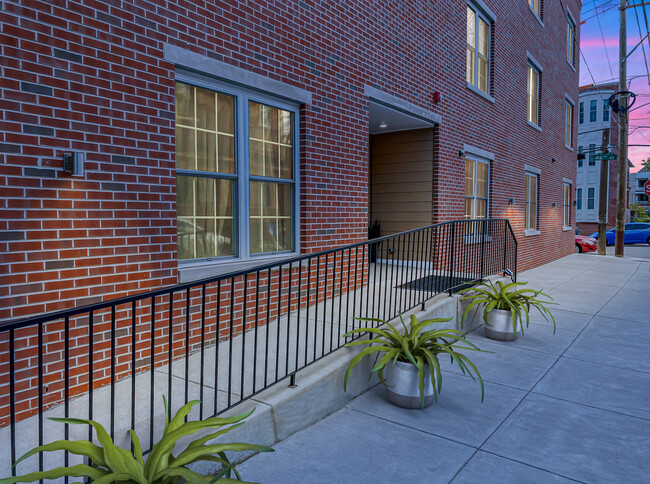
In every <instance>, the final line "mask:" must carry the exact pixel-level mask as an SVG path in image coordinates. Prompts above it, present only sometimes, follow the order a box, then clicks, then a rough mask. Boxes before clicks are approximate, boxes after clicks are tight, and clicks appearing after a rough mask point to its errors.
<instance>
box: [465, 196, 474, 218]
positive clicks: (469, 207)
mask: <svg viewBox="0 0 650 484" xmlns="http://www.w3.org/2000/svg"><path fill="white" fill-rule="evenodd" d="M465 218H466V219H472V218H474V199H473V198H466V199H465Z"/></svg>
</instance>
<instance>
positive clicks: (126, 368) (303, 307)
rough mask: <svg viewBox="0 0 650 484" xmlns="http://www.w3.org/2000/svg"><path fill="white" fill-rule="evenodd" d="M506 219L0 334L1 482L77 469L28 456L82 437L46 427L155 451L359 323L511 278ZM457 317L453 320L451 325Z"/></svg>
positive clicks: (432, 229)
mask: <svg viewBox="0 0 650 484" xmlns="http://www.w3.org/2000/svg"><path fill="white" fill-rule="evenodd" d="M516 268H517V241H516V238H515V236H514V233H513V231H512V228H511V227H510V224H509V222H508V221H507V220H503V219H491V220H467V221H451V222H446V223H441V224H437V225H432V226H429V227H424V228H420V229H416V230H411V231H408V232H403V233H400V234H396V235H390V236H386V237H381V238H377V239H373V240H369V241H366V242H361V243H357V244H351V245H346V246H343V247H339V248H335V249H331V250H327V251H323V252H318V253H313V254H306V255H302V256H298V257H293V258H291V259H287V260H284V261H282V262H280V263H274V264H267V265H262V266H259V267H255V268H253V269H247V270H244V271H238V272H233V273H230V274H225V275H222V276H218V277H214V278H210V279H205V280H201V281H197V282H191V283H187V284H180V285H177V286H173V287H168V288H164V289H159V290H156V291H150V292H147V293H142V294H135V295H132V296H128V297H122V298H119V299H114V300H111V301H105V302H101V303H97V304H93V305H90V306H85V307H79V308H74V309H70V310H65V311H59V312H56V313H51V314H44V315H40V316H36V317H31V318H28V319H24V320H21V321H13V322H8V323H2V324H0V356H1V358H2V359H1V360H0V395H2V397H1V399H0V424H1V425H2V427H3V428H0V434H2V435H0V437H1V439H0V474H2V475H8V474H10V473H12V474H14V475H15V473H16V472H18V473H23V472H28V471H32V470H35V469H36V468H38V469H43V468H46V469H47V468H49V467H50V465H49V464H50V462H49V461H48V459H52V463H54V465H55V466H59V465H61V464H65V465H73V464H75V463H81V462H82V460H81V459H80V458H78V457H77V456H74V455H68V454H67V453H66V454H63V453H61V454H60V455H58V454H56V453H55V454H49V453H48V454H47V455H46V454H40V455H39V456H38V457H37V456H34V457H31V458H30V459H27V460H26V461H25V463H21V464H19V465H18V466H17V468H12V467H11V464H12V463H13V462H15V460H16V458H17V457H19V456H20V455H22V454H23V453H24V452H26V451H27V450H29V449H31V448H32V447H34V446H36V445H42V444H43V443H46V442H49V441H52V440H56V439H60V438H66V439H71V438H77V439H86V438H87V439H90V437H91V434H90V432H89V430H88V429H79V428H78V427H79V426H68V425H61V424H56V423H52V422H49V421H47V420H46V417H48V416H73V417H79V418H89V419H93V420H97V421H99V422H100V423H102V424H104V426H105V427H106V428H107V429H108V431H109V433H110V435H111V437H112V438H113V439H114V440H115V442H116V444H118V445H122V446H125V447H126V446H128V445H130V440H129V436H128V434H127V432H126V431H127V430H128V429H131V428H132V429H135V430H136V431H137V432H138V434H139V435H140V440H141V442H142V447H143V448H145V449H146V448H150V447H151V445H152V444H153V443H154V442H155V440H156V438H157V436H158V435H159V434H160V433H161V431H162V430H161V429H162V426H161V425H160V422H161V421H162V419H163V414H162V398H161V395H165V396H166V398H167V401H168V402H169V405H170V408H171V410H172V411H175V410H176V409H177V408H179V407H180V406H181V405H183V404H185V403H186V402H188V401H190V400H193V399H199V400H201V404H200V405H198V406H197V407H195V411H194V412H193V413H192V414H190V418H199V419H203V418H206V417H208V416H213V415H218V414H220V413H222V412H224V411H226V410H228V409H230V408H232V407H234V406H235V405H238V404H240V403H241V402H244V401H246V400H248V399H250V398H251V397H253V396H255V395H256V394H258V393H259V392H261V391H262V390H264V389H266V388H269V387H270V386H272V385H275V384H276V383H278V382H280V381H283V380H285V379H290V382H291V384H295V375H296V372H297V371H299V370H301V369H303V368H305V367H307V366H309V365H311V364H313V363H314V362H316V361H318V360H320V359H321V358H323V357H325V356H327V355H329V354H330V353H332V352H333V351H335V350H337V349H339V348H340V347H341V346H343V345H344V344H345V343H346V341H350V340H351V338H349V337H348V338H346V337H344V334H345V333H346V332H348V331H350V330H351V329H354V328H358V327H359V326H360V325H361V324H363V325H367V323H365V322H364V323H360V322H359V321H357V320H356V319H354V318H355V317H372V318H381V319H384V320H390V319H392V318H394V317H396V316H397V315H398V314H399V313H403V312H406V311H408V310H410V309H412V308H415V307H417V306H418V305H421V306H422V307H424V303H425V302H426V301H427V300H429V299H431V298H432V297H433V296H435V295H436V294H439V293H442V292H447V291H448V292H449V293H450V294H451V293H452V292H453V291H455V290H458V289H459V288H461V287H463V285H464V284H466V283H467V282H471V281H477V280H481V279H483V278H484V277H486V276H489V275H494V274H501V273H502V272H503V271H504V269H510V270H511V271H513V272H514V273H515V275H516ZM450 316H451V315H450Z"/></svg>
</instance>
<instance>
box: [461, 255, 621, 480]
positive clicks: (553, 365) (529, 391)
mask: <svg viewBox="0 0 650 484" xmlns="http://www.w3.org/2000/svg"><path fill="white" fill-rule="evenodd" d="M597 263H599V261H595V262H594V263H593V264H592V265H590V267H593V266H594V265H596V264H597ZM586 271H587V270H586V269H585V270H583V271H582V272H581V273H580V274H583V273H584V272H586ZM630 277H631V276H630ZM617 293H618V292H617ZM612 297H613V296H612ZM558 309H561V308H558ZM583 314H588V313H583ZM590 316H591V318H590V319H589V321H588V322H587V324H586V325H585V326H584V328H582V330H580V332H579V333H578V334H577V335H576V337H575V338H574V339H573V341H572V342H571V343H570V344H569V345H568V346H567V347H566V348H565V349H564V351H563V352H562V354H560V355H558V356H557V358H556V360H555V361H554V362H553V364H552V365H551V366H550V367H549V368H548V370H546V372H544V374H543V375H542V376H541V377H540V378H539V380H537V383H535V384H534V385H533V386H532V388H530V389H529V390H522V391H524V392H526V393H525V394H524V395H523V396H522V398H521V399H520V400H519V402H518V403H517V404H516V405H515V406H514V407H513V408H512V410H511V411H510V412H509V413H508V414H507V415H506V416H505V417H504V418H503V420H501V422H500V423H499V425H497V426H496V428H495V429H494V430H493V431H492V432H491V433H490V435H488V436H487V438H486V439H485V440H484V441H483V442H482V443H481V445H480V446H479V447H478V449H477V451H476V452H478V450H483V446H484V445H485V444H486V443H487V441H488V440H490V439H491V438H492V436H493V435H494V434H495V433H496V432H498V430H499V429H500V428H501V427H502V426H503V424H504V423H505V422H506V421H507V420H508V419H509V418H510V417H511V416H512V414H513V413H514V412H515V411H516V410H517V409H518V408H519V407H520V406H521V404H522V402H523V401H524V400H526V398H528V395H530V394H531V393H532V391H533V389H534V388H535V387H536V386H537V385H538V384H539V382H541V381H542V380H543V379H544V378H545V377H546V375H548V373H549V372H550V371H551V370H552V369H553V368H554V367H555V365H557V362H558V361H560V359H561V358H562V357H563V356H564V354H565V353H566V352H567V351H568V349H569V348H571V346H572V345H573V344H574V343H575V341H576V340H577V339H578V337H579V336H580V335H581V334H582V333H583V332H584V331H585V329H587V327H588V326H589V324H591V321H593V319H594V318H595V317H596V315H595V314H594V315H590ZM531 351H533V350H531ZM554 356H555V355H554ZM520 390H521V389H520ZM476 452H475V453H474V455H475V454H476ZM484 452H485V451H484ZM472 457H473V456H472ZM470 459H471V457H470ZM468 462H469V461H468ZM465 465H467V462H466V463H465V464H464V465H463V466H462V467H461V468H460V469H459V470H458V472H457V473H456V474H455V475H454V477H453V479H455V478H456V476H457V475H458V473H459V472H461V471H462V469H464V468H465ZM544 470H545V469H544ZM453 479H452V480H453Z"/></svg>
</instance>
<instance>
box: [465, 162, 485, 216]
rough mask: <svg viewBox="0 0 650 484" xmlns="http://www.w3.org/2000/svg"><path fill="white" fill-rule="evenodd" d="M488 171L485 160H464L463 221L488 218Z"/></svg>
mask: <svg viewBox="0 0 650 484" xmlns="http://www.w3.org/2000/svg"><path fill="white" fill-rule="evenodd" d="M489 169H490V165H489V163H488V161H487V160H482V159H479V158H478V157H467V158H465V219H466V220H472V219H485V218H488V197H489V181H488V180H489Z"/></svg>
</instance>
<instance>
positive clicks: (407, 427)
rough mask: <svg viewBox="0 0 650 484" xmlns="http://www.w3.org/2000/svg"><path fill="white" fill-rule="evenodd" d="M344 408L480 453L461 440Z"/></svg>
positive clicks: (349, 408) (354, 409) (350, 408)
mask: <svg viewBox="0 0 650 484" xmlns="http://www.w3.org/2000/svg"><path fill="white" fill-rule="evenodd" d="M373 388H374V387H373ZM368 391H370V390H368ZM344 408H347V409H348V410H350V411H352V412H357V413H360V414H362V415H366V416H368V417H373V418H375V419H377V420H382V421H384V422H390V423H392V424H394V425H397V426H398V427H404V428H405V429H410V430H415V431H416V432H420V433H422V434H426V435H432V436H433V437H438V438H439V439H444V440H448V441H449V442H454V443H456V444H460V445H462V446H464V447H469V448H470V449H474V451H475V453H476V451H478V449H477V448H476V447H475V446H473V445H470V444H468V443H466V442H461V441H460V440H456V439H452V438H450V437H446V436H444V435H438V434H436V433H434V432H428V431H426V430H422V429H419V428H417V427H412V426H410V425H405V424H403V423H400V422H395V421H394V420H391V419H389V418H385V417H380V416H378V415H373V414H371V413H367V412H364V411H363V410H358V409H356V408H352V407H350V406H349V405H346V406H345V407H344Z"/></svg>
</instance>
